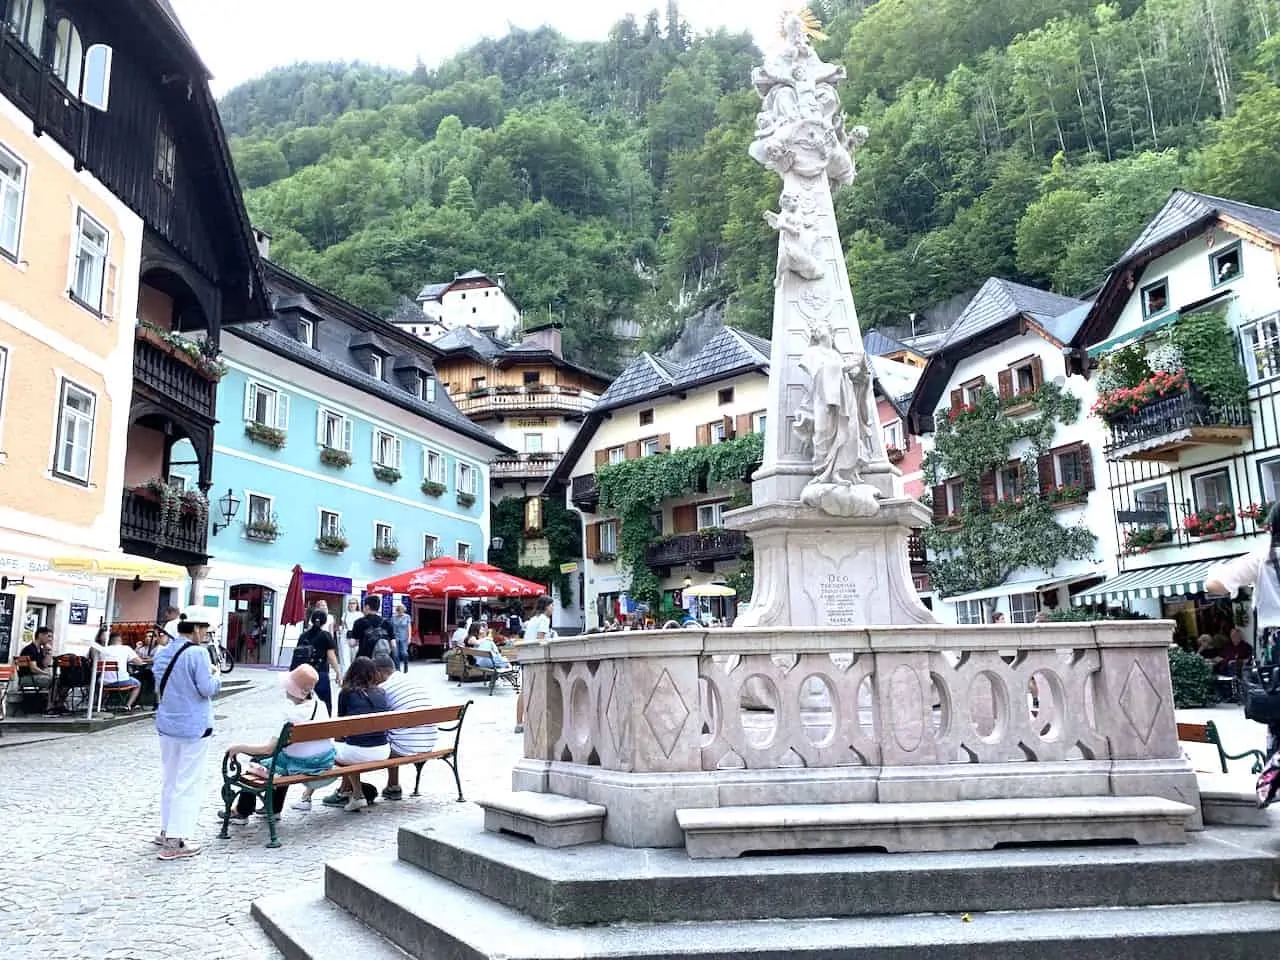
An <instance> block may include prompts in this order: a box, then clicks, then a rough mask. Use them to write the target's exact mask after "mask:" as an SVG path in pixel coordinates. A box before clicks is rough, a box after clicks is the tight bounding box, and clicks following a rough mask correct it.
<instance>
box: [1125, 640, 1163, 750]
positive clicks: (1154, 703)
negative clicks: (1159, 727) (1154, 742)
mask: <svg viewBox="0 0 1280 960" xmlns="http://www.w3.org/2000/svg"><path fill="white" fill-rule="evenodd" d="M1116 702H1117V703H1118V704H1119V706H1120V712H1121V713H1123V714H1124V716H1125V719H1126V720H1128V721H1129V723H1130V724H1132V725H1133V729H1134V730H1135V731H1136V732H1137V734H1138V737H1139V739H1141V740H1142V742H1143V743H1146V742H1147V741H1148V740H1150V739H1151V731H1152V729H1153V728H1154V727H1155V723H1156V717H1157V716H1159V714H1160V705H1161V704H1162V703H1164V697H1163V696H1162V695H1161V694H1160V691H1159V690H1157V689H1156V686H1155V684H1154V683H1152V682H1151V678H1150V677H1148V676H1147V671H1145V670H1143V669H1142V664H1140V663H1138V662H1137V661H1136V660H1135V661H1134V662H1133V665H1132V666H1130V667H1129V672H1128V673H1127V674H1126V675H1125V678H1124V686H1123V687H1121V688H1120V696H1119V698H1118V700H1117V701H1116Z"/></svg>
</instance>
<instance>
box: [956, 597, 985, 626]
mask: <svg viewBox="0 0 1280 960" xmlns="http://www.w3.org/2000/svg"><path fill="white" fill-rule="evenodd" d="M955 608H956V623H986V622H987V619H986V618H987V605H986V604H985V603H984V602H983V601H981V600H957V601H956V603H955Z"/></svg>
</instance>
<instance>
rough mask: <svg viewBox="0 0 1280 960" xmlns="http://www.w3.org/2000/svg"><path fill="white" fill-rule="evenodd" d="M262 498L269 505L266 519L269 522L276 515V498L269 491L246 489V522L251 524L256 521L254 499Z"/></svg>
mask: <svg viewBox="0 0 1280 960" xmlns="http://www.w3.org/2000/svg"><path fill="white" fill-rule="evenodd" d="M254 500H260V501H262V502H263V503H265V504H266V505H267V512H266V517H265V519H266V521H267V522H268V523H269V522H270V521H271V518H272V517H274V516H275V515H276V498H275V497H273V496H271V495H270V494H268V493H258V492H257V491H256V490H246V491H245V492H244V522H245V525H246V526H247V525H249V524H251V523H253V522H254V519H253V501H254Z"/></svg>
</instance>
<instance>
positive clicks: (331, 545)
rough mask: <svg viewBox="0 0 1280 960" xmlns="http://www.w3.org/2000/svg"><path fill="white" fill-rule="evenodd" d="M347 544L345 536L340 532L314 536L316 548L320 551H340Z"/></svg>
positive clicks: (344, 548) (345, 547)
mask: <svg viewBox="0 0 1280 960" xmlns="http://www.w3.org/2000/svg"><path fill="white" fill-rule="evenodd" d="M347 546H348V544H347V538H346V537H344V536H342V535H341V534H332V533H325V534H321V535H320V536H318V537H316V549H317V550H319V551H320V552H321V553H342V551H344V550H346V549H347Z"/></svg>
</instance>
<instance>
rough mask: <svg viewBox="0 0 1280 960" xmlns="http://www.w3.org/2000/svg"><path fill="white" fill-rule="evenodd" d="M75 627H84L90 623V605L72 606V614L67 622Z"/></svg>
mask: <svg viewBox="0 0 1280 960" xmlns="http://www.w3.org/2000/svg"><path fill="white" fill-rule="evenodd" d="M67 622H68V623H70V624H72V625H73V626H81V627H82V626H84V625H85V624H86V623H88V622H89V605H88V604H87V603H73V604H70V613H69V617H68V620H67Z"/></svg>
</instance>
